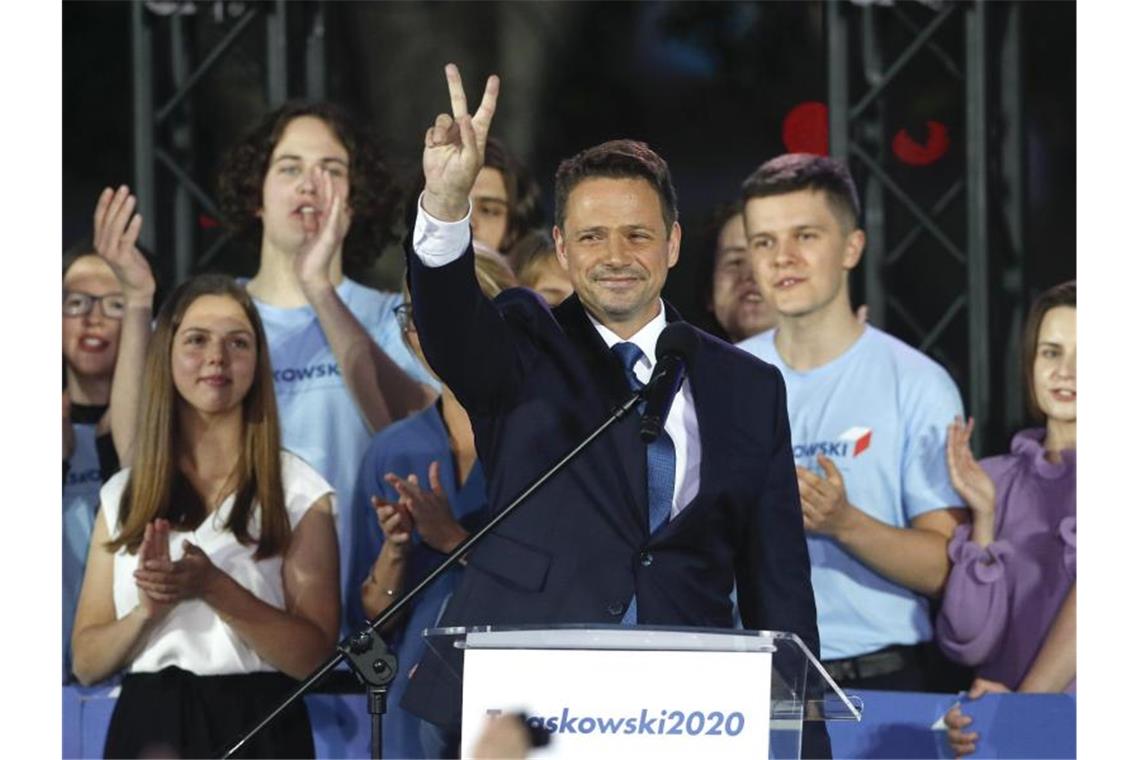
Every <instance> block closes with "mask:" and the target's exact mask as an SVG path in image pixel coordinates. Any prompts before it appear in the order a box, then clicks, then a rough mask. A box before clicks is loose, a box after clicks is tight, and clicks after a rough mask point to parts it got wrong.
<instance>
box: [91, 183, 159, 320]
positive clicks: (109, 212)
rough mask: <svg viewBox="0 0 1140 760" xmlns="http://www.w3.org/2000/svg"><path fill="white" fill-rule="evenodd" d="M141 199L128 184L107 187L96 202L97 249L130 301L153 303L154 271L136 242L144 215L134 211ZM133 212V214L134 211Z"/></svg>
mask: <svg viewBox="0 0 1140 760" xmlns="http://www.w3.org/2000/svg"><path fill="white" fill-rule="evenodd" d="M136 203H137V201H136V199H135V196H133V195H131V192H130V189H129V188H128V187H127V186H126V185H121V186H120V187H119V189H118V190H112V189H111V188H109V187H108V188H104V189H103V192H102V193H100V195H99V201H98V202H97V203H96V204H95V219H94V221H95V229H94V234H93V236H92V239H93V241H94V244H95V251H96V252H97V253H98V254H99V256H100V257H101V258H102V259H103V260H104V261H106V262H107V264H108V265H109V266H110V267H111V271H113V272H114V273H115V277H116V278H117V279H118V280H119V285H121V286H122V288H123V296H124V298H126V300H127V303H128V304H141V305H145V306H150V305H151V299H152V298H153V297H154V275H153V274H152V273H151V271H150V265H149V264H147V262H146V258H145V257H144V256H143V255H142V251H140V250H139V249H138V247H137V246H136V245H135V244H136V243H137V242H138V239H139V232H140V231H141V230H142V222H143V218H142V216H140V215H139V214H133V212H134V210H135V205H136ZM132 214H133V215H132Z"/></svg>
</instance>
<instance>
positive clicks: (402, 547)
mask: <svg viewBox="0 0 1140 760" xmlns="http://www.w3.org/2000/svg"><path fill="white" fill-rule="evenodd" d="M372 507H373V509H375V510H376V522H377V523H379V524H380V530H381V531H383V532H384V548H385V549H387V550H388V551H390V552H392V554H393V555H394V556H396V557H406V556H407V555H408V552H409V551H410V550H411V548H412V517H411V515H410V514H408V509H407V507H406V506H405V505H404V504H401V503H400V502H391V501H385V500H384V499H381V498H380V497H379V496H373V497H372Z"/></svg>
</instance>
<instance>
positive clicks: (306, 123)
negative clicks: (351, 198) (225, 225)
mask: <svg viewBox="0 0 1140 760" xmlns="http://www.w3.org/2000/svg"><path fill="white" fill-rule="evenodd" d="M317 167H323V168H324V169H326V170H327V171H328V173H329V175H330V176H331V178H332V183H333V190H334V192H336V193H337V194H338V195H340V196H341V197H342V198H348V191H349V176H348V169H349V155H348V150H347V149H346V148H345V147H344V144H343V143H341V141H340V140H338V139H337V137H336V134H335V133H334V132H333V131H332V129H331V128H329V125H328V124H326V123H325V122H324V121H323V120H321V119H319V118H317V117H316V116H298V117H297V118H295V119H293V120H292V121H290V122H289V124H288V125H287V126H286V127H285V129H284V131H283V132H282V133H281V139H279V140H278V141H277V145H275V146H274V148H273V153H272V154H271V155H270V158H269V167H268V169H267V170H266V172H265V179H264V181H263V183H262V192H261V199H262V200H261V202H262V207H261V210H260V211H258V216H259V217H261V223H262V227H263V230H264V238H263V245H266V244H268V245H270V246H272V247H274V248H276V249H277V250H280V251H284V252H287V253H295V252H296V251H297V250H298V249H299V248H300V247H301V246H302V245H303V244H304V243H305V242H306V241H307V240H309V239H310V238H311V237H312V236H313V235H314V234H315V233H316V231H317V228H318V225H319V221H320V219H321V216H322V214H323V213H324V212H325V211H326V208H324V206H326V205H327V204H328V203H329V202H331V199H321V198H319V197H318V181H317V175H316V172H315V170H316V168H317ZM345 211H346V213H348V214H349V215H351V211H352V210H351V208H350V207H348V206H346V208H345Z"/></svg>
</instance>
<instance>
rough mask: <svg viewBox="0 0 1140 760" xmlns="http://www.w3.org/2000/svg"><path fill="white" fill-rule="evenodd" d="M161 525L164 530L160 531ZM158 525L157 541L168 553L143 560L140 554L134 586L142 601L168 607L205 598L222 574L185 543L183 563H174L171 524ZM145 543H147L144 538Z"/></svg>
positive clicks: (194, 548) (200, 551)
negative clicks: (189, 600) (170, 539)
mask: <svg viewBox="0 0 1140 760" xmlns="http://www.w3.org/2000/svg"><path fill="white" fill-rule="evenodd" d="M159 524H162V527H157V526H159ZM155 525H156V528H155V530H154V535H155V541H156V542H161V544H162V546H163V547H164V548H165V551H156V552H154V553H153V554H151V555H149V556H145V557H144V555H143V553H142V551H141V550H140V552H139V567H138V569H137V570H135V584H136V585H137V586H138V587H139V590H140V591H142V592H143V594H142V595H140V598H141V597H142V596H145V597H147V598H148V599H149V600H150V601H151V602H152V603H156V604H158V605H165V606H167V607H169V606H173V605H175V604H177V603H178V602H181V601H183V600H186V599H201V598H203V597H205V596H206V595H207V593H208V592H209V590H210V587H211V584H212V583H213V582H214V581H215V580H217V578H218V577H219V573H221V571H220V570H218V568H217V567H216V566H215V565H214V563H213V562H211V561H210V558H209V557H208V556H207V555H206V553H205V552H204V551H202V550H201V549H200V548H198V547H197V546H195V545H194V544H192V543H190V542H189V541H185V540H184V541H183V542H182V559H180V560H178V561H177V562H171V561H170V542H169V536H170V524H169V523H167V521H166V520H156V521H155ZM147 530H150V526H147ZM143 543H144V544H145V543H146V538H145V536H144V538H143Z"/></svg>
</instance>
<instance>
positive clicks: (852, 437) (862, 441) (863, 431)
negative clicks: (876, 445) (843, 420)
mask: <svg viewBox="0 0 1140 760" xmlns="http://www.w3.org/2000/svg"><path fill="white" fill-rule="evenodd" d="M839 440H841V441H843V442H845V443H847V444H848V445H849V446H850V451H851V458H852V459H854V458H855V457H857V456H859V455H860V454H862V453H863V452H864V451H866V450H867V449H869V448H871V428H868V427H853V428H848V429H847V431H846V432H844V433H843V435H841V436H839Z"/></svg>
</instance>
